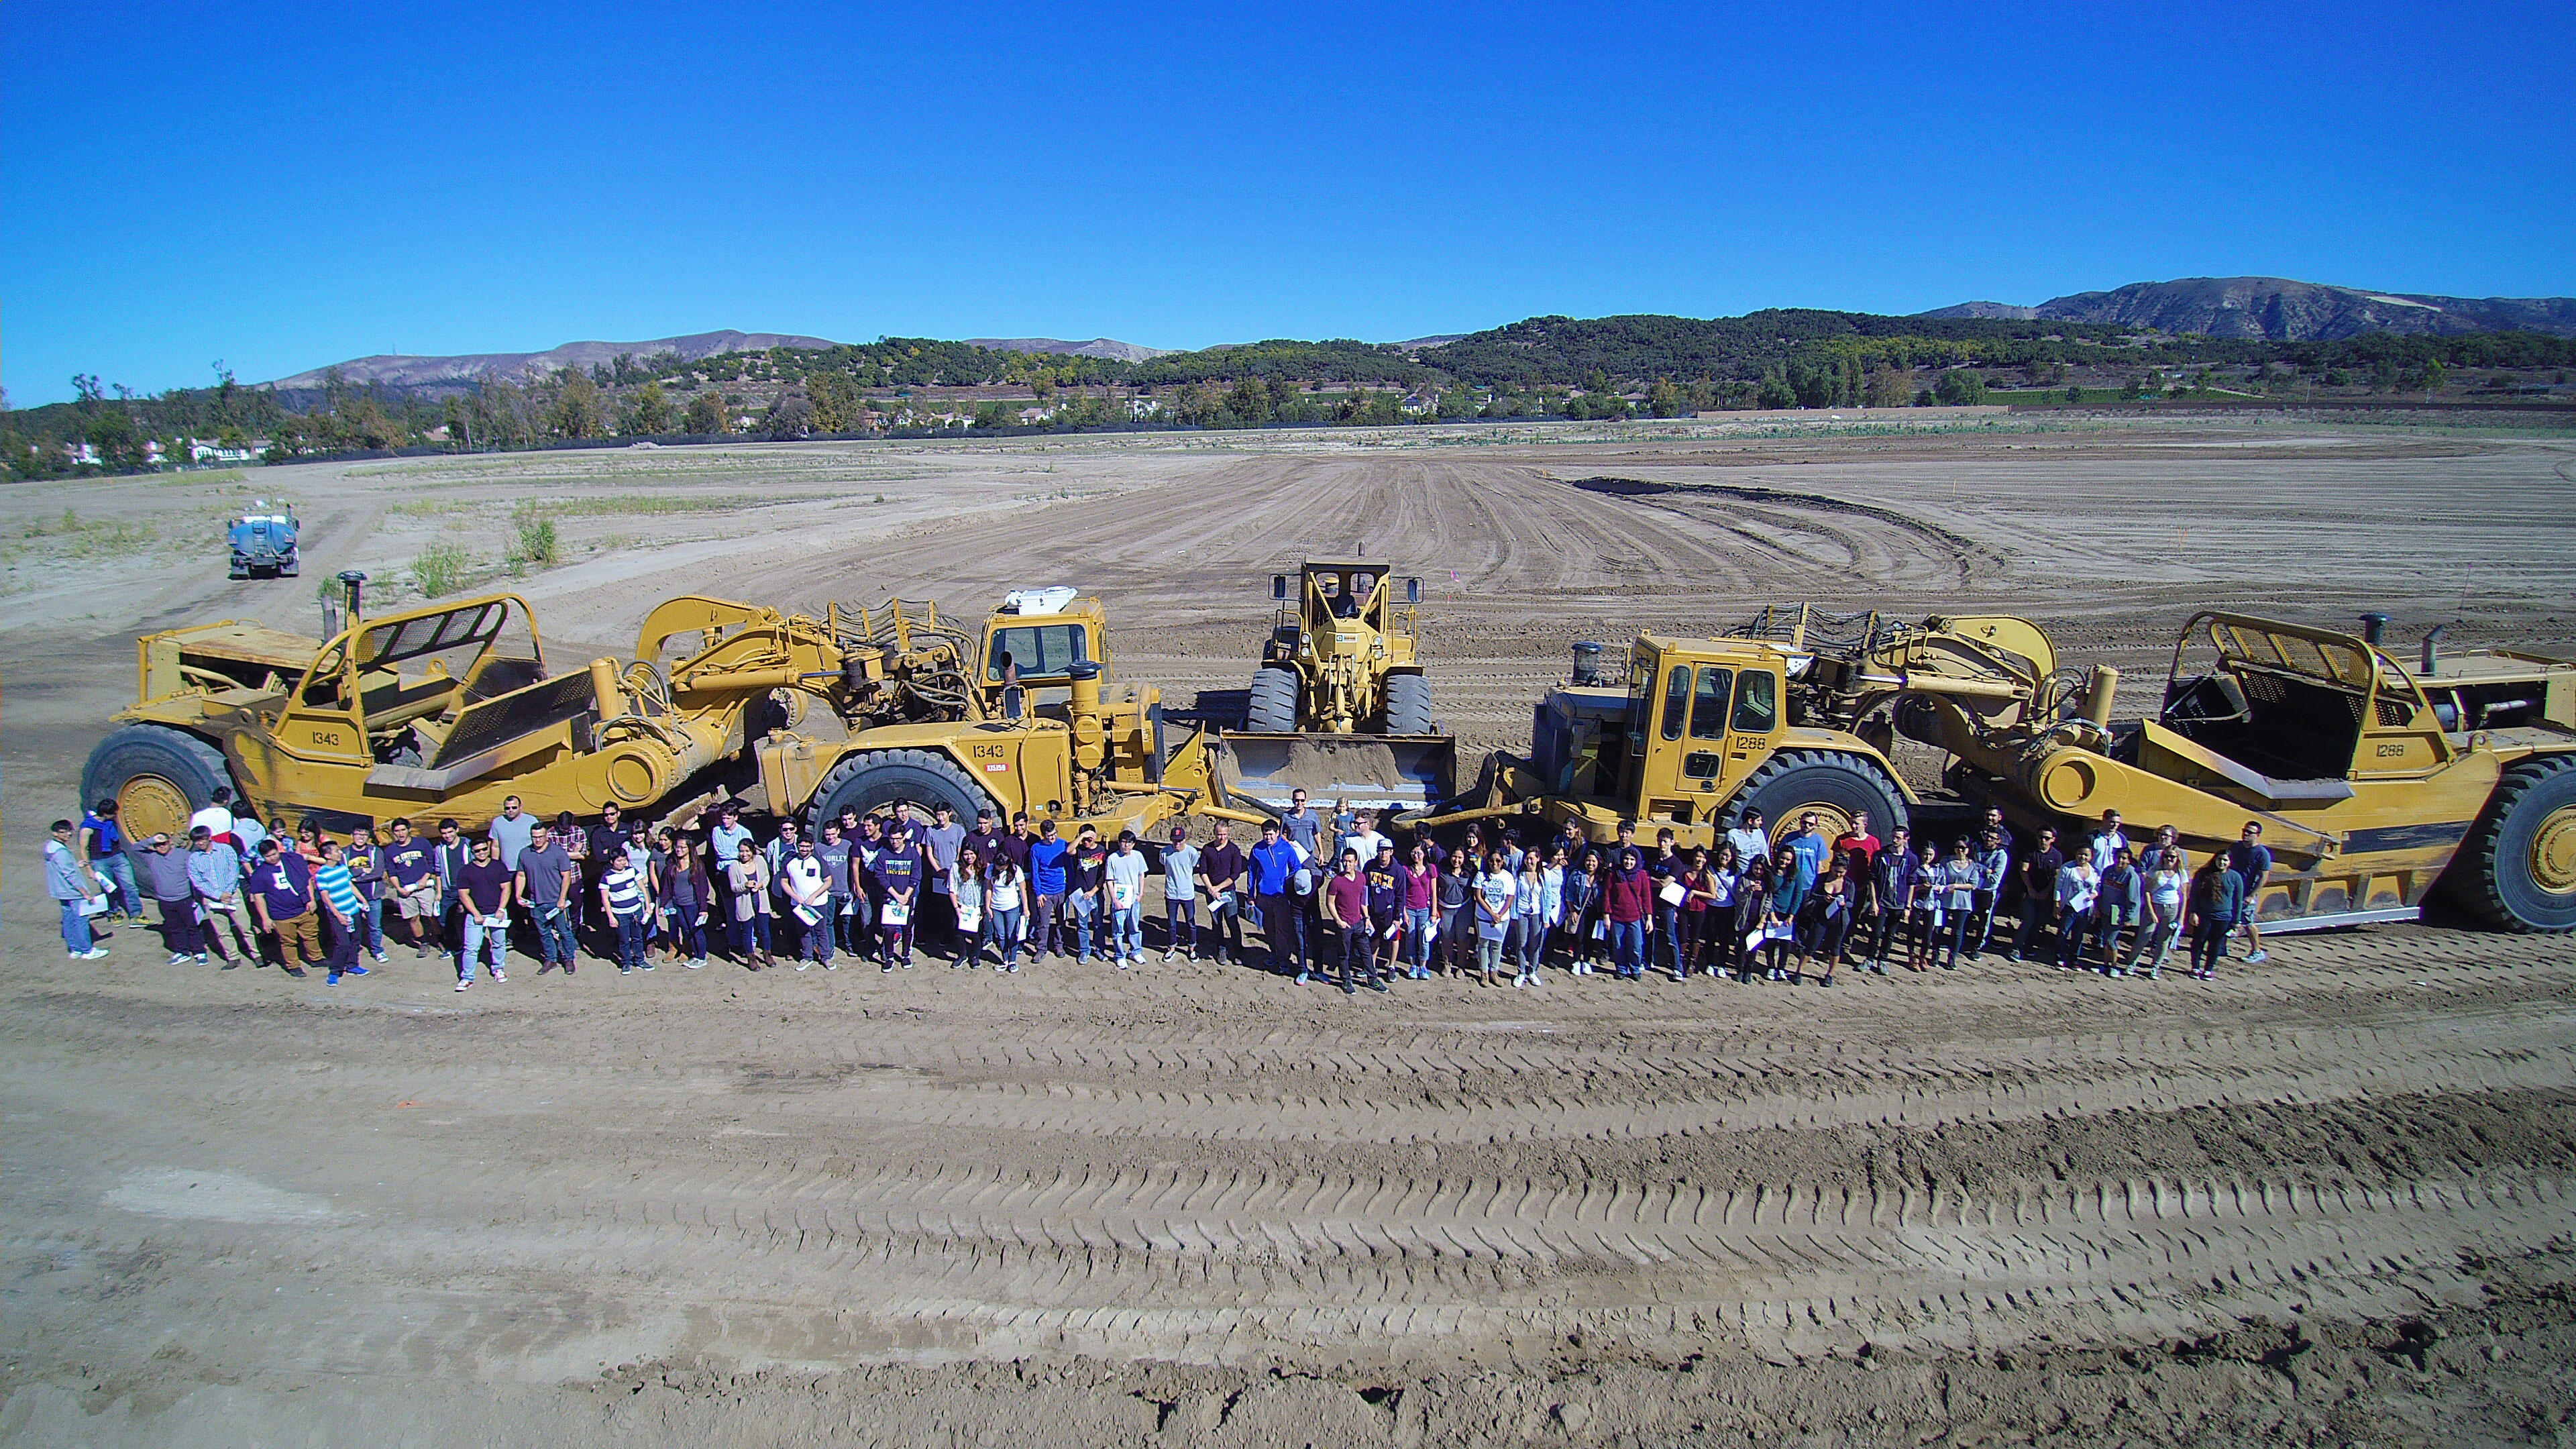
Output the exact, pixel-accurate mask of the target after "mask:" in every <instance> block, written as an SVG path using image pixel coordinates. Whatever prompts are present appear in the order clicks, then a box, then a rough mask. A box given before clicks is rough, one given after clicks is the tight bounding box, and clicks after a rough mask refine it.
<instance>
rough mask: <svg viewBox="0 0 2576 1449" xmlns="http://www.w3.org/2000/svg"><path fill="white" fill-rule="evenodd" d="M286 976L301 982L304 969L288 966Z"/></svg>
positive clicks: (104, 953) (102, 953) (103, 953)
mask: <svg viewBox="0 0 2576 1449" xmlns="http://www.w3.org/2000/svg"><path fill="white" fill-rule="evenodd" d="M99 954H100V955H102V956H104V955H106V954H107V953H106V952H104V951H102V952H100V953H99ZM286 974H287V975H289V976H292V977H294V978H295V979H296V980H298V981H301V980H303V979H304V968H303V967H301V966H289V967H287V968H286Z"/></svg>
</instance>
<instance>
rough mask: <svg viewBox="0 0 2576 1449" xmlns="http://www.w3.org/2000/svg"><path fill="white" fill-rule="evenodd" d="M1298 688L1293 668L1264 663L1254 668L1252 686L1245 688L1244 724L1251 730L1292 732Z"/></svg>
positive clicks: (1257, 732) (1270, 733) (1295, 720)
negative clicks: (1271, 665)
mask: <svg viewBox="0 0 2576 1449" xmlns="http://www.w3.org/2000/svg"><path fill="white" fill-rule="evenodd" d="M1299 692H1300V691H1299V690H1298V688H1297V671H1296V670H1293V669H1272V668H1269V667H1267V666H1265V667H1263V668H1260V669H1256V670H1254V671H1253V672H1252V688H1251V689H1249V690H1246V691H1245V698H1244V708H1243V724H1244V728H1246V729H1248V730H1251V731H1252V732H1253V733H1255V734H1265V735H1293V734H1295V733H1296V732H1297V696H1298V694H1299Z"/></svg>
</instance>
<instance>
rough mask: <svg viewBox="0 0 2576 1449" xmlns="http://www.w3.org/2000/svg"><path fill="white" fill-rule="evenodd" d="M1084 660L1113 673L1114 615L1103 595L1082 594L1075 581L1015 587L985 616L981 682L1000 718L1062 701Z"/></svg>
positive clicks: (991, 709)
mask: <svg viewBox="0 0 2576 1449" xmlns="http://www.w3.org/2000/svg"><path fill="white" fill-rule="evenodd" d="M1081 664H1090V665H1094V666H1096V667H1097V668H1098V669H1099V671H1100V674H1101V677H1102V678H1103V679H1104V680H1105V679H1106V678H1107V675H1108V669H1109V628H1108V614H1107V612H1106V611H1105V610H1104V609H1103V608H1102V607H1101V603H1100V600H1098V599H1096V598H1089V599H1086V598H1083V597H1081V595H1080V591H1078V590H1076V589H1075V588H1073V587H1072V586H1071V585H1069V584H1057V585H1054V586H1052V587H1048V588H1040V589H1014V590H1012V591H1011V592H1009V593H1007V594H1004V595H1003V596H1002V604H1001V607H1000V608H998V609H995V610H994V611H993V614H992V616H991V617H990V618H988V619H986V620H985V621H984V667H983V670H982V672H981V676H980V684H981V686H982V689H983V691H984V695H985V704H986V707H987V709H988V710H989V712H990V713H991V714H992V715H994V716H995V717H998V718H1003V719H1015V718H1019V717H1020V715H1021V714H1023V713H1025V712H1027V711H1028V710H1031V709H1035V708H1037V707H1039V706H1041V705H1046V704H1057V703H1062V702H1063V701H1065V700H1066V699H1068V698H1070V696H1071V691H1072V688H1073V681H1074V674H1075V666H1076V665H1081ZM1015 690H1016V691H1018V692H1017V693H1014V692H1013V691H1015Z"/></svg>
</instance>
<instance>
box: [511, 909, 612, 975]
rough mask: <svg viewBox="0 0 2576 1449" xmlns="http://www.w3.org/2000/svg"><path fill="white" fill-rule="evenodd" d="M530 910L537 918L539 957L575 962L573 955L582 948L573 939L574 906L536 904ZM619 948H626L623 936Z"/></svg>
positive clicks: (567, 963)
mask: <svg viewBox="0 0 2576 1449" xmlns="http://www.w3.org/2000/svg"><path fill="white" fill-rule="evenodd" d="M530 910H531V913H532V914H534V915H535V916H536V918H537V959H538V960H540V961H546V962H557V961H559V962H561V963H563V964H564V965H566V966H569V965H571V964H573V956H574V954H575V953H576V952H578V951H579V950H580V949H581V948H580V946H579V944H578V943H577V942H575V941H574V939H573V934H572V908H571V907H570V906H558V907H554V908H552V909H549V908H547V907H545V906H535V907H531V908H530ZM618 949H619V950H621V951H623V950H624V949H625V943H624V941H623V939H622V938H621V940H620V942H619V947H618ZM621 959H623V958H621Z"/></svg>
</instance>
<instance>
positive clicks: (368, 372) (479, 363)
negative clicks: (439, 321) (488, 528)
mask: <svg viewBox="0 0 2576 1449" xmlns="http://www.w3.org/2000/svg"><path fill="white" fill-rule="evenodd" d="M832 345H833V344H832V343H830V342H828V341H825V340H824V339H823V338H820V337H800V336H798V335H796V334H794V333H792V332H731V331H727V332H693V333H691V334H690V335H688V336H686V337H662V338H656V339H655V340H653V341H651V342H567V343H565V344H564V345H563V346H561V347H550V348H548V349H546V350H545V351H543V352H476V353H469V354H467V355H466V356H463V357H415V356H412V355H410V354H408V353H383V354H379V355H377V356H374V357H357V358H351V359H350V360H349V361H347V362H343V363H341V364H339V368H340V377H341V380H342V381H344V382H347V383H350V384H352V385H354V386H358V387H364V386H366V385H367V384H369V383H382V384H384V385H385V386H387V387H419V386H422V385H424V384H428V383H441V382H471V381H473V380H474V379H476V378H478V377H482V376H485V375H486V374H489V375H491V376H494V377H498V378H500V379H501V380H503V381H505V382H525V381H526V380H528V379H529V378H532V377H541V376H543V375H545V374H547V373H550V372H559V371H561V370H562V369H564V368H567V367H590V366H593V365H594V364H597V363H602V362H615V361H616V360H617V359H618V358H620V357H636V358H643V357H650V356H652V355H653V354H654V353H657V352H676V353H678V354H679V355H680V359H681V360H682V361H684V362H695V361H697V360H698V359H699V358H701V357H713V356H715V355H716V354H718V353H722V352H766V351H768V350H769V349H770V348H772V347H830V346H832ZM330 370H331V369H330V368H327V367H317V368H315V369H313V370H312V371H311V372H299V373H297V374H295V375H294V376H293V377H281V378H279V379H278V380H277V381H276V382H274V383H271V384H269V385H270V386H272V387H277V388H313V387H320V386H322V385H323V381H324V378H323V374H325V373H327V372H329V371H330Z"/></svg>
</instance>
